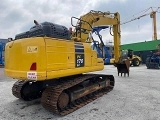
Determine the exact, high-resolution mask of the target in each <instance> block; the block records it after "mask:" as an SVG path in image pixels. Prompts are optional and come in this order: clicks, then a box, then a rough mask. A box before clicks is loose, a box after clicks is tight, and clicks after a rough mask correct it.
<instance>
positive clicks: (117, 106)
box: [0, 65, 160, 120]
mask: <svg viewBox="0 0 160 120" xmlns="http://www.w3.org/2000/svg"><path fill="white" fill-rule="evenodd" d="M97 73H103V74H112V75H114V77H115V83H116V84H115V88H114V89H113V90H112V91H111V92H109V93H108V94H106V95H104V96H102V97H100V98H98V99H96V100H95V101H93V102H91V103H90V104H88V105H86V106H84V107H82V108H80V109H78V110H77V111H75V112H73V113H71V114H69V115H67V116H64V117H61V116H57V115H54V114H53V113H51V112H49V111H47V110H46V109H44V108H43V107H42V106H41V104H40V99H37V100H34V101H30V102H26V101H22V100H19V99H17V98H15V97H14V96H13V95H12V93H11V88H12V85H13V84H14V82H15V80H13V79H11V78H7V77H5V76H4V74H3V68H0V120H160V70H150V69H146V67H145V66H144V65H141V66H140V67H131V68H130V76H129V77H119V76H118V75H117V70H116V68H115V67H114V66H112V65H109V66H105V69H104V70H103V71H101V72H97Z"/></svg>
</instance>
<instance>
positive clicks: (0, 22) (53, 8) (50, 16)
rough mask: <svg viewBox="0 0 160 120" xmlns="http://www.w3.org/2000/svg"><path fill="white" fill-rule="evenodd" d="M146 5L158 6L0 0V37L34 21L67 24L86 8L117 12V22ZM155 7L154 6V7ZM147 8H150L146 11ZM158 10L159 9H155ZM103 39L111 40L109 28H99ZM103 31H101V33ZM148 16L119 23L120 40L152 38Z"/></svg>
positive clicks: (153, 0) (125, 1)
mask: <svg viewBox="0 0 160 120" xmlns="http://www.w3.org/2000/svg"><path fill="white" fill-rule="evenodd" d="M149 7H160V1H159V0H88V2H87V0H0V38H9V37H12V38H14V37H15V35H16V34H18V33H21V32H25V31H28V30H29V29H30V28H31V27H32V26H33V25H34V24H33V20H37V21H38V22H39V23H41V22H44V21H48V22H53V23H56V24H61V25H64V26H66V27H68V28H69V27H70V26H71V25H70V18H71V17H72V16H75V17H79V16H80V15H83V14H85V13H87V12H89V11H90V10H97V11H102V12H106V11H110V12H119V13H120V16H121V23H122V22H125V21H128V20H130V19H132V18H134V16H135V17H138V16H140V15H142V14H145V13H144V12H142V11H144V10H146V9H148V8H149ZM155 10H156V8H155ZM149 12H151V10H149V11H147V12H146V13H149ZM159 12H160V9H159ZM102 33H103V39H104V41H105V42H111V41H112V37H111V36H110V35H109V31H108V30H105V31H102ZM104 33H105V34H104ZM157 35H158V39H160V13H157ZM152 38H153V28H152V19H151V18H150V16H149V15H148V16H145V17H143V18H141V19H139V20H135V21H133V22H130V23H128V24H125V25H121V43H122V44H128V43H135V42H144V41H149V40H152Z"/></svg>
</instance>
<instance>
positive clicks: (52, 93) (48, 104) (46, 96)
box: [41, 74, 114, 116]
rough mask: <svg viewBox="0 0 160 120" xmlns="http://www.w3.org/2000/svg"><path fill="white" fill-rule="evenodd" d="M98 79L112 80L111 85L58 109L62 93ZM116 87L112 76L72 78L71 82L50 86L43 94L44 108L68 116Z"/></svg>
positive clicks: (95, 75) (88, 75)
mask: <svg viewBox="0 0 160 120" xmlns="http://www.w3.org/2000/svg"><path fill="white" fill-rule="evenodd" d="M97 77H104V78H107V79H108V80H110V85H109V86H107V87H105V88H103V89H100V90H98V91H96V92H92V93H90V94H88V95H86V96H84V97H81V98H79V99H77V100H74V101H72V102H70V103H69V104H68V105H67V106H66V107H65V108H63V109H60V108H59V107H58V105H57V104H58V100H59V96H60V95H61V93H62V92H63V91H64V90H66V89H68V88H70V87H72V86H75V85H77V84H79V83H81V82H83V81H85V80H87V79H91V78H93V79H94V78H97ZM113 87H114V77H113V76H112V75H97V74H84V75H80V76H78V77H72V78H71V79H69V80H65V81H63V82H62V83H60V84H58V85H55V86H49V87H47V88H46V89H45V91H44V92H43V94H42V98H41V103H42V106H43V107H44V108H46V109H48V110H49V111H52V112H53V113H55V114H58V115H62V116H64V115H67V114H69V113H72V112H73V111H75V110H77V109H79V108H81V107H82V106H84V105H86V104H88V103H90V102H92V101H93V100H95V99H97V98H98V97H100V96H102V95H104V94H105V93H107V92H109V91H111V90H112V89H113ZM64 101H65V100H64Z"/></svg>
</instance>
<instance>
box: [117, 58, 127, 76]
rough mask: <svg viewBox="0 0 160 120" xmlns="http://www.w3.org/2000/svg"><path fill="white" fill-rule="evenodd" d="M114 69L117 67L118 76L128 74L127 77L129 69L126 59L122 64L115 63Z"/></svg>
mask: <svg viewBox="0 0 160 120" xmlns="http://www.w3.org/2000/svg"><path fill="white" fill-rule="evenodd" d="M116 67H117V71H118V76H119V74H121V76H122V74H123V73H124V76H126V74H128V76H129V67H130V61H129V60H128V59H126V60H124V61H122V62H118V63H116Z"/></svg>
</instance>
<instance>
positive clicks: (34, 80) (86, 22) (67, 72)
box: [5, 11, 129, 116]
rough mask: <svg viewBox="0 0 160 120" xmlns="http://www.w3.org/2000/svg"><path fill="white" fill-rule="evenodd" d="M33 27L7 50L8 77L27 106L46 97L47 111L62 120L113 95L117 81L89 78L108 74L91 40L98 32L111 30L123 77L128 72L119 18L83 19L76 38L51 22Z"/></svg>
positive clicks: (95, 13) (95, 16) (100, 14)
mask: <svg viewBox="0 0 160 120" xmlns="http://www.w3.org/2000/svg"><path fill="white" fill-rule="evenodd" d="M72 18H73V17H72ZM34 23H35V26H33V27H32V28H31V29H30V30H29V31H27V32H24V33H20V34H17V35H16V36H15V39H14V40H12V39H10V42H8V43H7V44H6V47H5V74H6V75H7V76H9V77H11V78H14V79H18V81H17V82H15V84H14V85H13V87H12V94H13V95H14V96H15V97H17V98H19V99H23V100H26V101H28V100H33V99H37V98H40V97H41V103H42V106H43V107H44V108H46V109H48V110H50V111H52V112H53V113H55V114H58V115H62V116H63V115H67V114H69V113H71V112H73V111H75V110H77V109H78V108H81V107H82V106H84V105H85V104H88V103H89V102H91V101H93V100H95V99H96V98H98V97H100V96H102V95H103V94H105V93H107V92H109V91H111V90H112V89H113V87H114V84H115V81H114V76H113V75H106V74H91V73H88V72H94V71H101V70H103V68H104V62H103V59H102V58H98V57H97V52H96V51H95V50H92V48H91V41H90V39H88V35H89V32H90V31H91V30H92V27H93V26H98V25H103V24H104V25H106V24H108V25H112V27H113V33H114V34H113V36H114V44H115V46H114V51H115V53H114V54H115V62H116V63H117V64H118V66H119V71H118V73H119V72H120V73H128V72H129V70H128V67H126V64H125V63H126V62H125V61H124V60H120V54H119V51H120V48H119V47H120V46H119V45H120V27H119V26H120V17H119V13H109V12H100V11H90V12H89V13H87V14H85V15H83V16H81V17H80V18H79V19H78V23H77V25H76V26H75V30H74V31H73V32H72V31H69V30H68V29H67V28H66V27H65V26H62V25H58V24H54V23H50V22H43V23H41V24H39V23H38V22H37V21H34Z"/></svg>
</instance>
